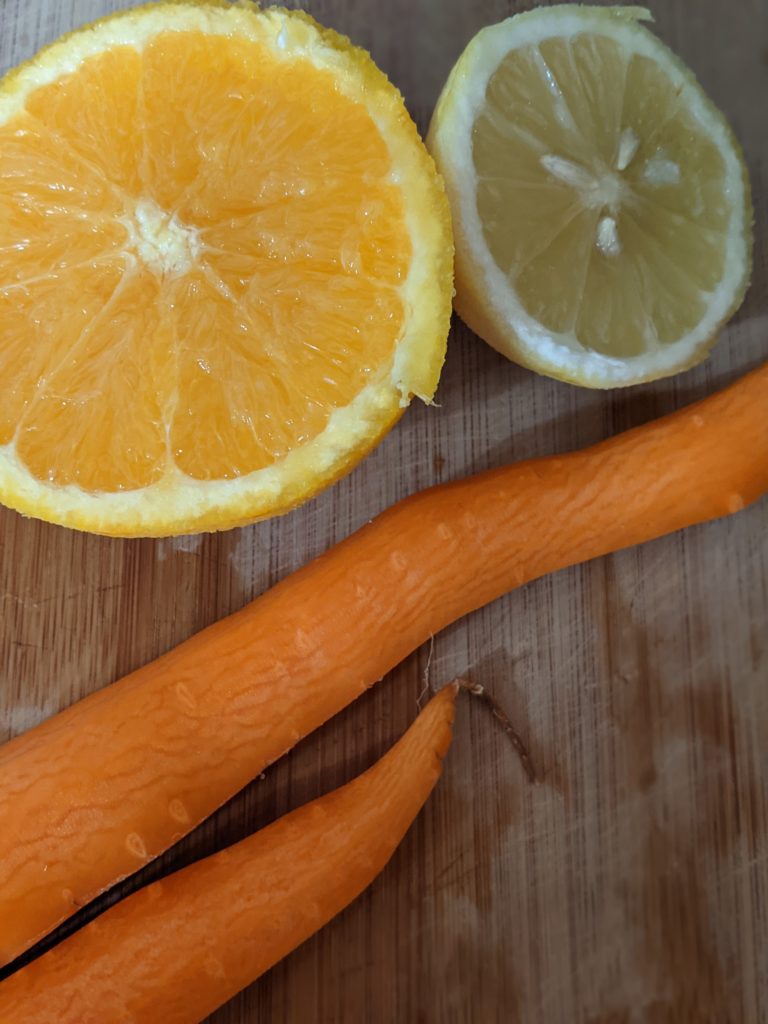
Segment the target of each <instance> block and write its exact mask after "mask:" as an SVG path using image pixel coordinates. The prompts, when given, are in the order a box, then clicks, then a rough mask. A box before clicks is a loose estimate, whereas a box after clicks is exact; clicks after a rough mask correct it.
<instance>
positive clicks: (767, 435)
mask: <svg viewBox="0 0 768 1024" xmlns="http://www.w3.org/2000/svg"><path fill="white" fill-rule="evenodd" d="M767 408H768V364H766V365H765V366H763V367H760V368H759V369H757V370H754V371H753V372H752V373H750V374H748V375H747V376H745V377H744V378H742V379H741V380H740V381H738V382H737V383H735V384H734V385H732V386H731V387H730V388H728V389H726V390H725V391H722V392H721V393H719V394H716V395H714V396H712V397H710V398H707V399H705V400H704V401H703V402H700V403H698V404H697V405H693V406H690V407H689V408H687V409H684V410H682V411H680V412H677V413H675V414H673V415H671V416H668V417H666V418H664V419H661V420H657V421H656V422H654V423H650V424H648V425H646V426H643V427H639V428H637V429H635V430H631V431H628V432H627V433H625V434H620V435H618V436H617V437H615V438H613V439H611V440H608V441H605V442H603V443H601V444H598V445H595V446H594V447H593V448H589V449H586V450H585V451H581V452H573V453H571V454H569V455H563V456H553V457H551V458H543V459H535V460H532V461H528V462H521V463H517V464H515V465H511V466H507V467H505V468H502V469H498V470H493V471H491V472H488V473H483V474H481V475H479V476H476V477H471V478H469V479H466V480H462V481H458V482H456V483H450V484H446V485H443V486H441V487H435V488H433V489H431V490H428V491H424V492H421V493H419V494H416V495H414V496H413V497H411V498H408V499H406V500H405V501H403V502H400V503H399V504H398V505H395V506H393V507H392V508H390V509H389V510H388V511H387V512H385V513H383V514H382V515H381V516H379V517H378V518H377V519H375V520H374V521H373V522H372V523H369V524H368V525H367V526H365V527H364V528H363V529H361V530H359V531H358V532H357V533H356V534H354V535H353V536H351V537H349V538H348V539H347V540H346V541H344V542H343V543H341V544H339V545H337V546H336V547H335V548H332V549H331V550H330V551H328V552H326V554H324V555H322V556H321V557H320V558H318V559H316V560H315V561H313V562H311V563H309V564H308V565H306V566H304V568H303V569H300V570H299V571H298V572H295V573H294V574H293V575H291V576H289V577H287V578H286V579H285V580H283V581H282V582H281V583H279V584H278V585H277V586H275V587H273V588H272V589H271V590H270V591H268V592H267V593H265V594H263V595H262V596H261V597H259V598H258V599H257V600H255V601H254V602H252V603H251V604H250V605H248V606H246V607H245V608H243V609H242V610H241V611H239V612H237V613H236V614H234V615H231V616H230V617H229V618H226V619H223V620H222V621H221V622H218V623H216V624H215V625H213V626H211V627H209V628H208V629H206V630H203V632H201V633H198V634H197V635H196V636H193V637H191V638H190V639H189V640H187V641H185V642H184V643H183V644H181V645H180V646H179V647H177V648H175V649H174V650H172V651H170V652H169V653H168V654H165V655H163V656H162V657H161V658H159V659H158V660H157V661H154V662H152V663H151V664H148V665H146V666H144V667H143V668H141V669H139V670H138V671H136V672H134V673H132V674H131V675H129V676H127V677H125V678H124V679H122V680H121V681H120V682H118V683H115V684H114V685H112V686H108V687H106V688H105V689H103V690H101V691H100V692H97V693H96V694H94V695H92V696H90V697H88V698H86V699H85V700H83V701H81V702H80V703H78V704H75V705H73V706H72V707H71V708H68V709H67V710H65V711H64V712H62V713H61V714H59V715H56V716H54V717H53V718H51V719H49V720H48V721H47V722H44V723H43V724H42V725H40V726H38V727H36V728H35V729H32V730H31V731H30V732H28V733H26V734H24V735H22V736H19V737H17V738H16V739H14V740H12V741H11V742H10V743H9V744H7V745H6V747H5V748H0V822H2V827H1V828H0V957H2V958H3V959H4V960H9V959H11V958H12V957H14V956H16V955H17V954H19V953H20V952H22V951H23V950H24V949H26V948H27V947H28V946H30V945H31V944H32V943H33V942H35V941H36V940H37V939H39V938H40V937H41V936H42V935H44V934H45V933H46V932H48V931H49V930H50V929H51V928H53V927H54V926H55V925H56V924H58V923H59V922H60V921H62V920H63V919H64V918H65V917H67V916H68V915H70V914H71V913H72V912H73V911H74V910H75V909H77V908H78V907H80V906H82V905H83V904H84V903H85V902H87V901H88V900H90V899H92V898H93V897H95V896H96V895H97V894H98V893H99V892H101V891H102V890H104V889H105V888H107V887H109V886H110V885H112V884H114V883H115V882H116V881H117V880H118V879H120V878H122V877H124V876H126V875H129V874H131V873H132V872H134V871H135V870H136V869H137V868H139V867H141V866H142V865H143V864H145V863H146V862H147V861H149V860H150V859H152V858H153V857H156V856H157V855H158V854H159V853H161V852H162V851H163V850H166V849H167V848H168V847H169V846H170V845H171V844H172V843H173V842H174V841H175V840H177V839H178V838H179V837H180V836H182V835H184V834H185V833H187V832H188V831H189V830H190V829H192V828H193V827H194V826H195V825H197V824H198V823H199V822H200V821H202V820H203V819H204V818H205V817H206V816H207V815H209V814H211V812H212V811H214V810H215V809H216V808H217V807H218V806H220V805H221V804H222V803H223V802H224V801H225V800H227V799H228V798H229V797H231V796H232V795H233V794H234V793H236V792H237V791H238V790H239V789H240V788H241V787H242V786H244V785H245V784H246V783H247V782H249V781H250V780H251V779H252V778H253V777H254V776H255V775H257V774H258V773H259V772H260V771H261V770H262V769H263V768H264V767H265V765H267V764H269V763H270V762H272V761H274V760H275V759H276V758H278V757H280V756H281V755H282V754H283V753H285V751H287V750H289V749H290V748H291V747H292V746H293V745H294V744H295V743H296V742H297V740H299V739H300V738H301V737H303V736H305V735H306V734H307V733H309V732H311V731H312V730H313V729H315V728H317V726H319V725H320V724H321V723H322V722H324V721H326V720H327V719H328V718H330V717H331V716H332V715H334V714H336V713H337V712H338V711H339V710H340V709H341V708H343V707H344V706H345V705H347V704H349V703H350V702H351V701H353V700H354V699H355V698H356V697H357V696H358V695H359V694H360V693H362V692H363V691H364V690H365V689H366V687H368V686H370V685H371V684H372V683H373V682H375V681H376V680H378V679H380V678H381V677H382V676H383V675H384V674H385V673H386V672H388V671H389V670H390V669H391V668H392V667H393V666H394V665H396V664H397V663H398V662H399V661H401V660H402V659H403V658H404V657H405V656H406V655H407V654H409V653H410V652H411V651H413V650H414V649H415V648H416V647H418V645H419V644H421V643H423V642H424V641H425V640H427V639H428V638H429V637H430V635H432V634H434V633H437V632H438V631H439V630H440V629H442V628H443V627H444V626H446V625H447V624H448V623H450V622H452V621H453V620H455V619H457V618H459V617H460V616H462V615H465V614H466V613H467V612H469V611H472V610H473V609H475V608H478V607H479V606H481V605H483V604H486V603H487V602H488V601H492V600H493V599H494V598H496V597H498V596H499V595H501V594H503V593H505V592H506V591H508V590H510V589H512V588H513V587H517V586H520V585H521V584H523V583H525V582H526V581H528V580H532V579H534V578H536V577H538V576H541V575H543V574H545V573H549V572H552V571H554V570H556V569H560V568H562V567H564V566H567V565H572V564H573V563H575V562H581V561H585V560H586V559H590V558H595V557H596V556H598V555H603V554H605V553H607V552H609V551H614V550H617V549H619V548H624V547H627V546H630V545H633V544H637V543H640V542H641V541H646V540H649V539H651V538H653V537H658V536H660V535H661V534H665V533H670V532H671V531H673V530H678V529H680V528H682V527H684V526H688V525H690V524H691V523H698V522H703V521H705V520H709V519H715V518H717V517H719V516H723V515H726V514H728V513H729V512H735V511H736V510H738V509H740V508H743V507H744V506H745V505H747V504H749V503H750V502H752V501H754V500H755V499H756V498H758V497H759V496H760V495H761V494H763V493H764V492H765V491H766V490H768V415H767V414H766V409H767Z"/></svg>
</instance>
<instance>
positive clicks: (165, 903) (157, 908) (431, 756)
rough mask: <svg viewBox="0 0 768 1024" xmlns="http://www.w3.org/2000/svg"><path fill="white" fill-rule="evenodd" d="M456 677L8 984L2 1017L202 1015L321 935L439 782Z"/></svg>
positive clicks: (0, 993) (1, 998)
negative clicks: (266, 812) (240, 832)
mask: <svg viewBox="0 0 768 1024" xmlns="http://www.w3.org/2000/svg"><path fill="white" fill-rule="evenodd" d="M457 689H458V688H457V686H456V684H453V685H452V686H448V687H446V688H445V689H444V690H441V691H440V693H439V694H438V695H437V696H436V697H434V698H433V699H432V700H431V701H430V702H429V704H428V705H427V706H426V708H425V709H424V710H423V711H422V712H421V714H420V715H419V716H418V718H417V719H416V721H415V722H414V723H413V725H412V726H411V727H410V729H409V730H408V731H407V732H406V733H405V735H404V736H403V737H402V739H401V740H400V741H399V742H398V743H396V744H395V746H394V747H392V749H391V750H390V751H389V752H388V753H387V754H385V755H384V757H382V759H381V760H380V761H378V762H377V763H376V764H375V765H374V766H373V767H372V768H369V769H368V771H367V772H365V773H364V774H363V775H360V776H358V777H357V778H356V779H354V780H353V781H352V782H350V783H348V784H347V785H346V786H342V788H341V789H337V790H335V791H334V792H332V793H328V794H327V795H326V796H323V797H320V799H319V800H314V801H313V802H312V803H310V804H306V805H305V806H304V807H301V808H299V810H297V811H294V812H293V813H292V814H288V815H286V817H284V818H280V819H279V821H276V822H275V823H274V824H273V825H270V826H269V827H268V828H265V829H262V831H261V832H257V833H256V834H255V835H253V836H251V837H250V838H248V839H244V840H243V841H242V842H240V843H238V844H237V845H236V846H231V847H229V849H226V850H222V851H221V853H218V854H215V855H214V856H213V857H207V858H206V859H205V860H201V861H198V862H197V863H196V864H193V865H191V867H188V868H186V869H184V870H183V871H179V872H177V873H176V874H175V875H171V876H170V877H169V878H166V879H163V880H162V881H160V882H155V883H154V884H153V885H150V886H148V887H147V888H146V889H142V890H140V891H139V892H137V893H134V894H133V896H129V897H128V899H126V900H124V901H123V902H122V903H118V904H117V905H116V906H114V907H112V908H111V909H110V910H108V911H107V912H106V913H105V914H103V915H102V916H101V917H99V918H97V919H96V920H95V921H92V922H91V923H90V924H89V925H86V927H85V928H83V929H82V930H81V931H79V932H76V933H75V934H74V935H73V936H72V937H71V938H69V939H67V940H65V941H64V942H62V943H61V944H60V945H59V946H56V947H54V949H52V950H51V951H50V952H49V953H46V954H45V956H42V957H40V958H39V959H38V960H34V961H33V962H32V963H31V964H30V965H29V966H28V967H25V968H23V969H22V970H21V971H19V972H17V973H16V974H14V975H12V976H11V977H10V978H9V979H8V980H7V981H5V982H3V983H2V984H0V1021H2V1022H3V1024H51V1022H53V1021H56V1024H117V1022H118V1021H119V1022H120V1024H158V1021H162V1022H163V1024H195V1022H197V1021H200V1020H202V1019H203V1018H204V1017H206V1016H207V1015H208V1014H209V1013H212V1012H213V1011H214V1010H215V1009H216V1007H218V1006H221V1004H222V1003H224V1002H226V1001H227V999H230V998H231V997H232V996H233V995H235V993H236V992H239V991H240V989H242V988H245V986H246V985H249V984H250V983H251V982H252V981H254V980H255V979H256V978H258V977H259V975H260V974H263V973H264V971H266V970H268V969H269V968H270V967H272V965H273V964H275V963H277V961H278V960H280V959H282V957H284V956H286V955H287V954H288V953H290V952H291V950H293V949H295V948H296V947H297V946H298V945H300V944H301V943H302V942H304V940H305V939H307V938H309V936H310V935H313V934H314V933H315V932H316V931H317V930H318V929H319V928H321V927H322V926H323V925H324V924H326V923H327V922H328V921H330V919H331V918H332V917H334V916H335V915H336V914H338V913H339V911H340V910H342V909H343V908H344V907H346V906H347V904H348V903H351V902H352V900H353V899H355V897H356V896H359V894H360V893H361V892H362V891H363V889H365V888H366V887H367V886H368V885H370V883H371V882H372V881H373V879H374V878H375V877H376V875H378V874H379V872H380V871H381V870H382V869H383V867H384V865H385V864H386V863H387V861H388V860H389V858H390V857H391V856H392V854H393V853H394V852H395V849H396V847H397V845H398V844H399V842H400V840H401V839H402V838H403V836H404V835H405V833H406V832H407V830H408V828H409V827H410V825H411V823H412V821H413V819H414V818H415V817H416V815H417V814H418V812H419V811H420V809H421V807H422V806H423V804H424V802H425V800H426V799H427V797H428V796H429V794H430V793H431V791H432V788H433V786H434V785H435V783H436V782H437V780H438V778H439V776H440V771H441V768H442V764H441V761H442V758H443V757H444V755H445V753H446V751H447V750H448V746H449V745H450V742H451V724H452V722H453V712H454V705H455V700H456V693H457Z"/></svg>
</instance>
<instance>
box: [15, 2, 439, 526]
mask: <svg viewBox="0 0 768 1024" xmlns="http://www.w3.org/2000/svg"><path fill="white" fill-rule="evenodd" d="M451 273H452V242H451V234H450V220H449V213H448V207H447V202H446V199H445V196H444V193H443V190H442V185H441V183H440V180H439V178H438V176H437V174H436V171H435V169H434V165H433V164H432V161H431V158H430V157H429V156H428V154H427V152H426V150H425V148H424V146H423V144H422V142H421V140H420V139H419V137H418V134H417V132H416V129H415V126H414V124H413V122H412V121H411V119H410V117H409V116H408V114H407V112H406V110H405V107H404V105H403V102H402V99H401V97H400V96H399V94H398V93H397V92H396V90H395V89H394V87H393V86H391V85H390V83H389V82H388V81H387V79H386V78H385V76H384V75H383V74H382V73H381V72H380V71H379V70H378V69H377V68H376V67H375V66H374V64H373V62H372V61H371V59H370V58H369V57H368V55H367V54H366V53H364V52H363V51H362V50H359V49H356V48H354V47H352V46H351V45H350V44H349V42H348V41H347V40H346V39H344V38H343V37H341V36H338V35H336V34H335V33H333V32H330V31H328V30H325V29H323V28H321V27H320V26H319V25H317V24H316V23H315V22H314V21H312V19H310V18H309V17H307V16H306V15H304V14H301V13H296V12H288V11H284V10H278V9H272V10H265V11H260V10H258V9H257V8H256V7H251V6H245V5H242V4H241V5H237V6H230V5H229V4H217V3H210V4H193V3H178V4H177V3H161V4H157V5H151V6H148V7H144V8H139V9H136V10H133V11H128V12H124V13H121V14H118V15H115V16H112V17H110V18H106V19H104V20H103V21H100V22H97V23H96V24H95V25H93V26H91V27H88V28H86V29H82V30H80V31H77V32H74V33H73V34H71V35H69V36H67V37H64V38H63V39H61V40H60V41H58V42H56V43H54V44H53V45H52V46H50V47H48V48H47V49H45V50H43V51H42V52H41V53H39V54H38V55H37V56H36V57H35V58H34V59H33V60H32V61H30V62H29V63H28V64H26V65H24V66H22V67H21V68H19V69H17V70H16V71H14V72H12V73H11V74H10V75H8V76H7V77H6V78H5V79H4V80H3V82H2V83H0V500H1V501H3V502H4V503H5V504H7V505H10V506H11V507H13V508H16V509H18V510H20V511H22V512H24V513H27V514H31V515H35V516H38V517H40V518H42V519H47V520H50V521H52V522H56V523H61V524H64V525H67V526H74V527H77V528H80V529H84V530H90V531H94V532H99V533H107V534H113V535H120V536H137V535H155V536H158V535H165V534H173V533H188V532H193V531H197V530H213V529H221V528H224V527H229V526H233V525H237V524H241V523H243V522H248V521H251V520H253V519H255V518H261V517H265V516H270V515H274V514H276V513H278V512H283V511H285V510H287V509H288V508H290V507H292V506H294V505H296V504H298V503H299V502H301V501H303V500H305V499H306V498H308V497H309V496H311V495H312V494H314V493H316V492H317V491H318V490H319V489H321V488H322V487H325V486H327V485H328V484H329V483H330V482H332V481H333V480H334V479H336V478H337V477H339V476H340V475H341V474H343V473H344V472H346V471H347V470H349V469H350V468H351V467H352V466H353V465H354V464H355V463H356V462H357V461H358V460H359V459H360V458H361V457H362V456H363V455H364V454H365V453H366V452H367V451H368V450H370V448H371V447H372V446H373V445H374V444H375V443H376V442H377V441H378V440H379V439H380V438H381V436H382V435H383V434H384V433H385V432H386V431H387V430H388V429H389V428H390V427H391V426H392V425H393V424H394V422H395V421H396V420H397V418H398V417H399V415H400V414H401V412H402V410H403V408H404V407H405V406H406V405H407V404H408V402H409V400H410V399H411V397H412V396H413V395H417V396H419V397H420V398H422V399H423V400H424V401H429V400H430V399H431V397H432V395H433V393H434V390H435V388H436V386H437V381H438V377H439V373H440V369H441V366H442V362H443V358H444V352H445V341H446V336H447V331H448V322H449V316H450V304H451V283H452V282H451Z"/></svg>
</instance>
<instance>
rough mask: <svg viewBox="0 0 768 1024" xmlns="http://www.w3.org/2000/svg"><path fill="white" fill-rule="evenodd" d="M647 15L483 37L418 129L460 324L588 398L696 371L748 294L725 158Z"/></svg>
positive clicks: (582, 19)
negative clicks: (434, 186)
mask: <svg viewBox="0 0 768 1024" xmlns="http://www.w3.org/2000/svg"><path fill="white" fill-rule="evenodd" d="M646 14H647V12H644V11H642V9H637V8H592V7H579V6H570V5H569V6H567V7H554V8H542V9H539V10H536V11H532V12H530V13H528V14H523V15H518V16H517V17H515V18H511V19H508V20H507V21H505V22H502V23H501V24H499V25H495V26H492V27H490V28H488V29H485V30H483V31H482V32H480V33H479V34H478V36H476V37H475V39H474V40H473V41H472V42H471V43H470V45H469V46H468V48H467V50H466V51H465V52H464V54H463V55H462V57H461V58H460V60H459V62H458V64H457V65H456V68H454V71H453V73H452V75H451V77H450V79H449V81H448V83H447V85H446V88H445V90H444V92H443V95H442V96H441V98H440V101H439V104H438V107H437V109H436V112H435V116H434V118H433V123H432V126H431V129H430V136H429V144H430V146H431V148H432V152H433V154H434V155H435V158H436V161H437V163H438V166H439V168H440V170H441V171H442V173H443V175H444V177H445V179H446V184H447V188H448V194H449V198H450V200H451V205H452V210H453V215H454V223H455V229H456V235H457V274H456V277H457V282H456V289H457V294H456V308H457V310H458V311H459V313H460V314H461V315H462V316H463V318H464V319H465V320H466V321H467V323H468V324H469V325H470V326H471V327H473V329H475V330H476V331H477V333H479V334H480V335H481V337H483V338H485V340H486V341H488V342H490V343H491V344H492V345H494V347H496V348H498V349H499V350H500V351H501V352H503V353H504V354H505V355H507V356H509V357H510V358H512V359H515V360H516V361H518V362H520V363H522V364H524V365H528V366H531V367H532V368H534V369H537V370H539V371H540V372H543V373H547V374H550V375H551V376H554V377H557V378H559V379H565V380H572V381H574V382H576V383H580V384H585V385H588V386H592V387H611V386H616V385H626V384H633V383H637V382H639V381H641V380H648V379H654V378H657V377H661V376H665V375H668V374H671V373H674V372H676V371H678V370H680V369H683V368H685V367H687V366H690V365H692V364H693V363H695V362H698V361H699V360H700V359H701V358H703V357H704V355H705V354H706V352H707V351H708V350H709V348H710V347H711V344H712V342H713V340H714V337H715V336H716V333H717V330H718V328H719V326H720V325H721V324H722V323H723V321H724V320H725V319H726V318H727V317H728V316H729V315H730V313H731V312H732V311H733V310H734V309H735V307H736V306H737V305H738V304H739V302H740V301H741V299H742V297H743V294H744V291H745V288H746V284H747V281H748V277H749V267H750V231H751V207H750V200H749V186H748V179H747V176H746V171H745V169H744V163H743V160H742V157H741V153H740V151H739V148H738V145H737V143H736V142H735V140H734V138H733V136H732V134H731V132H730V130H729V128H728V125H727V123H726V122H725V119H724V118H723V116H722V114H720V113H719V111H717V110H716V108H715V107H713V105H712V104H711V103H710V101H709V100H708V99H707V97H706V96H705V95H704V93H703V92H702V90H701V88H700V87H699V85H698V84H697V82H696V81H695V79H694V77H693V75H692V74H691V73H690V72H689V71H688V70H687V69H686V68H685V67H684V66H683V65H682V64H681V63H680V61H679V60H678V59H677V58H676V57H675V56H674V55H673V54H672V53H671V52H670V51H669V50H668V49H667V48H666V47H665V46H664V45H663V44H662V43H660V42H659V40H658V39H657V38H656V37H655V36H654V35H652V34H651V33H650V32H649V31H648V30H647V29H645V28H644V27H643V26H642V25H640V24H639V21H638V18H639V17H642V16H645V15H646Z"/></svg>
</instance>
